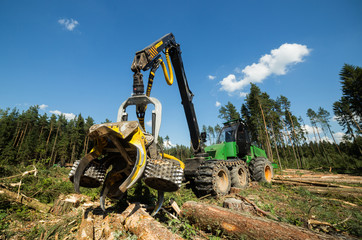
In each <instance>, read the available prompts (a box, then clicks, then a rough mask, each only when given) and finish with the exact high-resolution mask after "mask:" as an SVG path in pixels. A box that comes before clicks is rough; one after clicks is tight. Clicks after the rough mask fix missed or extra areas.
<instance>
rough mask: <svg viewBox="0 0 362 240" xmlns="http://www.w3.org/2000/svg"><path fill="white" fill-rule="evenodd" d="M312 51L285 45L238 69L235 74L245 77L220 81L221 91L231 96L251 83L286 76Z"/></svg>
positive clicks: (298, 46)
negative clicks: (272, 76)
mask: <svg viewBox="0 0 362 240" xmlns="http://www.w3.org/2000/svg"><path fill="white" fill-rule="evenodd" d="M310 51H311V50H310V49H308V48H307V46H306V45H300V44H296V43H293V44H289V43H285V44H283V45H281V46H280V47H279V48H278V49H273V50H271V52H270V54H266V55H264V56H262V57H261V58H260V59H259V62H258V63H253V64H251V65H248V66H246V67H245V68H244V69H243V70H240V69H239V68H236V69H235V72H236V73H240V72H241V73H242V74H243V76H241V77H240V78H238V79H237V78H236V76H235V75H234V74H229V75H228V76H227V77H225V78H224V79H223V80H222V81H220V84H221V88H220V89H221V90H224V91H226V92H228V93H229V94H230V93H233V92H235V91H238V90H242V89H243V88H244V87H245V86H247V85H249V84H250V83H260V82H263V81H264V79H266V78H267V77H269V76H270V75H273V74H274V75H285V74H286V73H287V72H288V67H289V66H290V65H293V64H297V63H300V62H303V57H305V56H307V55H308V54H309V53H310Z"/></svg>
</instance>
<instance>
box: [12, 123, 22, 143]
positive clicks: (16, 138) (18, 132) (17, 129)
mask: <svg viewBox="0 0 362 240" xmlns="http://www.w3.org/2000/svg"><path fill="white" fill-rule="evenodd" d="M19 125H20V124H19V123H18V125H17V127H16V134H15V138H14V141H13V147H15V144H16V142H17V141H18V137H19V134H20V132H21V131H20V130H21V126H19Z"/></svg>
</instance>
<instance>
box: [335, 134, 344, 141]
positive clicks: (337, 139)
mask: <svg viewBox="0 0 362 240" xmlns="http://www.w3.org/2000/svg"><path fill="white" fill-rule="evenodd" d="M333 136H334V139H336V142H337V143H340V142H343V139H342V138H343V136H344V133H343V132H336V133H334V134H333Z"/></svg>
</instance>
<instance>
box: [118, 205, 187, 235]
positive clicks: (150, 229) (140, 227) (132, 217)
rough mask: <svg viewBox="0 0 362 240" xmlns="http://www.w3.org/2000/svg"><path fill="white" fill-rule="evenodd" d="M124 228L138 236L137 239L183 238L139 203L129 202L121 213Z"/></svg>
mask: <svg viewBox="0 0 362 240" xmlns="http://www.w3.org/2000/svg"><path fill="white" fill-rule="evenodd" d="M121 217H122V218H123V224H124V226H125V228H126V230H128V231H130V232H132V233H133V234H135V235H137V236H138V239H147V240H153V239H154V240H158V239H183V238H181V237H180V236H178V235H177V234H174V233H172V232H171V231H170V230H168V229H167V228H166V227H164V226H163V225H162V224H161V223H159V222H157V221H156V220H155V219H154V218H153V217H151V216H150V215H149V214H148V213H147V212H146V211H145V210H144V209H143V208H141V207H140V204H137V203H136V204H131V205H129V206H128V208H127V209H126V210H125V211H124V212H123V213H122V214H121Z"/></svg>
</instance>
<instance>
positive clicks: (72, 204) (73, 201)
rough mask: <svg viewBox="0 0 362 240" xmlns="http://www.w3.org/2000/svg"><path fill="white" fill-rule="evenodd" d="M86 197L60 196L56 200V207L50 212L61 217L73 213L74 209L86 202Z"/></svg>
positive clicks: (75, 195) (77, 195) (76, 195)
mask: <svg viewBox="0 0 362 240" xmlns="http://www.w3.org/2000/svg"><path fill="white" fill-rule="evenodd" d="M84 197H85V196H82V195H80V194H71V195H67V196H64V195H60V196H59V197H58V199H57V200H55V202H54V205H53V207H52V209H51V210H50V212H51V213H52V214H54V215H57V216H60V215H64V214H67V213H69V212H71V211H72V210H73V209H74V208H77V207H79V205H80V202H81V201H83V200H84Z"/></svg>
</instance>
